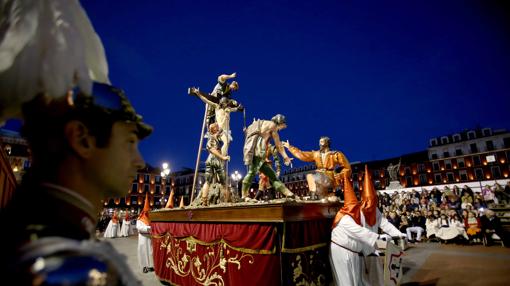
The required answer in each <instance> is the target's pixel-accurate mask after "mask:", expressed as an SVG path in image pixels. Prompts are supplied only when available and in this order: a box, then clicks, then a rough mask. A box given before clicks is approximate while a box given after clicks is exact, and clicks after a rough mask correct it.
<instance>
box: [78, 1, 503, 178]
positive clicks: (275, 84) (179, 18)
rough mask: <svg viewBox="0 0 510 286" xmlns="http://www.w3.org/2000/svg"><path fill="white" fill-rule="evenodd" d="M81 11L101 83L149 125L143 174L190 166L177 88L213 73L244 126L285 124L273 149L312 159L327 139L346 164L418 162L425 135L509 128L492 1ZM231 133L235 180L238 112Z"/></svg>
mask: <svg viewBox="0 0 510 286" xmlns="http://www.w3.org/2000/svg"><path fill="white" fill-rule="evenodd" d="M81 3H82V5H83V7H84V8H85V10H86V11H87V14H88V16H89V17H90V19H91V21H92V23H93V25H94V27H95V29H96V31H97V33H98V34H99V36H100V37H101V39H102V41H103V44H104V47H105V50H106V55H107V58H108V62H109V68H110V79H111V81H112V84H114V85H116V86H119V87H121V88H123V89H124V90H125V91H126V93H127V95H128V97H129V98H130V99H131V101H132V103H133V105H134V106H135V108H136V109H137V111H138V112H139V113H141V114H142V115H143V116H144V118H145V121H146V122H147V123H149V124H151V125H153V126H154V127H155V131H154V133H153V135H152V136H150V137H149V138H147V139H146V140H144V141H143V142H142V143H141V150H142V153H143V155H144V157H145V160H146V161H147V162H148V163H149V164H151V165H153V166H160V165H161V163H162V162H163V161H167V162H169V163H170V167H171V168H172V170H173V171H174V170H179V169H182V168H183V167H191V168H194V165H195V160H196V152H197V149H198V144H199V134H200V128H201V124H202V116H203V112H204V104H203V103H202V102H201V101H200V100H199V99H198V98H196V97H191V96H188V95H187V88H188V87H190V86H198V87H200V88H201V90H203V91H208V92H210V91H212V88H213V87H214V85H215V84H216V79H217V76H218V75H220V74H222V73H229V74H230V73H232V72H237V75H238V78H237V81H238V82H239V84H240V90H239V91H238V92H237V93H235V94H234V97H235V98H236V99H237V100H239V101H240V102H241V103H242V104H243V105H244V106H245V107H246V117H247V118H246V121H247V123H248V124H249V123H250V122H251V121H252V120H253V118H262V119H270V118H271V117H272V116H273V115H275V114H277V113H282V114H284V115H285V116H286V117H287V122H288V128H287V129H285V130H283V131H282V132H280V137H281V138H282V139H284V140H286V139H289V141H290V143H291V144H293V145H296V146H297V147H299V148H302V149H305V150H309V149H318V140H319V137H320V136H322V135H328V136H329V137H331V139H332V147H333V149H338V150H341V151H343V152H344V153H345V155H346V156H347V158H349V160H350V161H366V160H376V159H384V158H389V157H395V156H399V155H401V154H406V153H410V152H415V151H421V150H424V149H426V148H427V145H428V140H429V138H431V137H436V136H441V135H447V134H451V133H455V132H458V131H462V130H464V129H470V128H474V127H477V126H480V127H491V128H494V129H500V128H506V129H508V128H509V127H510V124H509V123H510V120H509V113H508V111H509V107H510V104H509V103H510V53H509V51H510V21H509V19H510V17H509V16H510V13H509V9H508V5H506V7H505V6H503V5H502V4H501V3H499V2H495V1H338V0H331V1H322V0H319V1H290V0H289V1H280V0H256V1H223V0H218V1H210V0H204V1H195V0H191V1H190V0H188V1H184V0H183V1H169V0H160V1H156V0H153V1H134V0H129V1H127V0H124V1H100V0H83V1H81ZM231 122H232V123H231V129H232V132H233V136H234V142H233V144H232V146H231V147H230V154H231V156H232V161H231V164H230V167H229V168H230V170H229V172H232V171H233V170H234V169H237V170H240V171H242V173H245V168H244V167H243V165H242V144H243V142H244V139H243V133H242V127H243V116H242V113H233V114H232V117H231ZM205 157H206V154H204V155H203V157H202V158H203V160H205ZM295 161H297V160H295ZM296 163H297V165H300V164H302V163H298V162H296ZM296 163H295V165H296Z"/></svg>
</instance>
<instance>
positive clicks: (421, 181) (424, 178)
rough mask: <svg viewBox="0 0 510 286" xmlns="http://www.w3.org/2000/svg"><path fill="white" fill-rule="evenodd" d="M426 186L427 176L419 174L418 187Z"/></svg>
mask: <svg viewBox="0 0 510 286" xmlns="http://www.w3.org/2000/svg"><path fill="white" fill-rule="evenodd" d="M426 184H427V175H425V174H420V185H426Z"/></svg>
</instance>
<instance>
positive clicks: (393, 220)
mask: <svg viewBox="0 0 510 286" xmlns="http://www.w3.org/2000/svg"><path fill="white" fill-rule="evenodd" d="M388 221H389V222H390V223H391V224H392V225H393V226H395V227H396V228H399V227H400V218H399V217H398V216H397V213H396V212H394V211H390V212H389V216H388Z"/></svg>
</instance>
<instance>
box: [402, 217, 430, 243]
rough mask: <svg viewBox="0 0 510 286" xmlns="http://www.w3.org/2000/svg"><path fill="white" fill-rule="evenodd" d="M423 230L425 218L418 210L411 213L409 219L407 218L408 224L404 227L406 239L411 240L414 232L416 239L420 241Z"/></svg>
mask: <svg viewBox="0 0 510 286" xmlns="http://www.w3.org/2000/svg"><path fill="white" fill-rule="evenodd" d="M424 231H425V218H424V217H423V216H422V215H421V213H420V211H415V212H413V213H412V216H411V219H410V220H409V226H408V227H407V229H406V233H407V239H408V240H409V241H413V236H412V234H413V233H416V241H417V242H420V241H421V236H422V234H423V232H424Z"/></svg>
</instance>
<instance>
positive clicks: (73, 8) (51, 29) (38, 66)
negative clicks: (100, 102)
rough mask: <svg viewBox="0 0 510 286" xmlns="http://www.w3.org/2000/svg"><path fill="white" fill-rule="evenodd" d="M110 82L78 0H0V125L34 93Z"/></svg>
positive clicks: (57, 94) (100, 50)
mask: <svg viewBox="0 0 510 286" xmlns="http://www.w3.org/2000/svg"><path fill="white" fill-rule="evenodd" d="M92 81H98V82H103V83H109V79H108V64H107V62H106V56H105V52H104V48H103V44H102V43H101V40H100V39H99V36H98V35H97V34H96V32H95V30H94V28H93V27H92V24H91V23H90V20H89V19H88V17H87V15H86V13H85V11H84V10H83V8H82V7H81V5H80V3H79V2H78V1H77V0H0V121H2V120H5V119H8V118H11V117H13V116H19V115H20V112H19V111H20V110H19V109H20V107H21V104H23V103H24V102H27V101H29V100H31V99H32V98H33V97H34V96H35V95H37V94H38V93H45V94H46V95H47V96H49V97H60V96H64V95H65V94H66V92H67V91H68V90H69V89H71V88H73V87H74V86H76V85H77V86H79V87H80V88H81V89H82V90H84V91H85V92H90V90H91V89H92Z"/></svg>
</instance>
